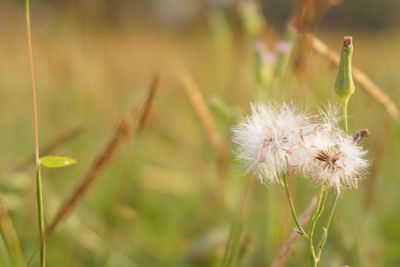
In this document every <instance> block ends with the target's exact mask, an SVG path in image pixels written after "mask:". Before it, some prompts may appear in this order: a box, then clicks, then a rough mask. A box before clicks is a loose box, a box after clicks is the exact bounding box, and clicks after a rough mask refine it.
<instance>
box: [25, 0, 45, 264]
mask: <svg viewBox="0 0 400 267" xmlns="http://www.w3.org/2000/svg"><path fill="white" fill-rule="evenodd" d="M30 13H31V12H30V0H25V19H26V34H27V42H28V57H29V71H30V77H31V86H32V104H33V124H34V140H35V143H34V145H35V162H36V194H37V195H36V200H37V212H38V222H39V240H40V266H41V267H44V266H46V243H45V242H46V241H45V231H44V209H43V192H42V177H41V173H40V155H39V126H38V108H37V92H36V80H35V69H34V64H33V51H32V50H33V49H32V33H31V15H30Z"/></svg>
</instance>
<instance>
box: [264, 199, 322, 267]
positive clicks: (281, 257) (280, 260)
mask: <svg viewBox="0 0 400 267" xmlns="http://www.w3.org/2000/svg"><path fill="white" fill-rule="evenodd" d="M316 205H317V199H316V198H313V199H312V200H311V201H310V204H308V206H307V208H306V209H305V210H304V212H303V213H302V214H301V215H300V219H299V220H300V224H301V226H302V227H303V228H304V227H305V226H306V225H307V223H308V221H309V220H310V218H311V214H312V213H313V211H314V209H315V207H316ZM298 236H299V232H298V231H297V229H293V230H292V232H291V233H290V235H289V238H288V239H287V240H286V242H285V243H284V244H283V246H282V247H281V248H280V249H279V253H278V256H277V257H276V258H275V260H274V261H273V262H272V265H271V267H280V266H283V265H284V264H285V261H286V258H287V255H288V253H289V251H290V248H291V247H292V245H293V243H294V241H295V240H296V239H297V237H298Z"/></svg>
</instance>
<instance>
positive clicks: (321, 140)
mask: <svg viewBox="0 0 400 267" xmlns="http://www.w3.org/2000/svg"><path fill="white" fill-rule="evenodd" d="M307 149H308V150H309V153H310V157H308V162H307V163H306V164H305V167H304V170H305V175H307V176H309V177H310V178H311V180H312V181H314V182H315V183H317V184H322V185H324V186H326V187H328V188H329V189H333V190H335V191H336V192H337V193H340V192H341V189H342V188H343V187H350V188H357V184H358V180H359V179H360V178H362V177H363V176H364V175H365V173H366V169H367V167H368V161H367V160H366V159H364V156H365V155H366V151H365V150H364V149H363V148H362V147H361V146H359V145H358V144H356V143H355V142H354V141H353V140H352V138H351V137H349V136H346V135H345V134H344V133H343V132H342V131H339V130H332V131H331V132H324V131H321V132H317V133H315V134H313V135H311V136H310V138H309V140H307Z"/></svg>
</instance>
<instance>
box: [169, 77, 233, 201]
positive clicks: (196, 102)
mask: <svg viewBox="0 0 400 267" xmlns="http://www.w3.org/2000/svg"><path fill="white" fill-rule="evenodd" d="M177 77H178V80H179V82H180V84H181V86H182V88H183V90H184V91H185V93H186V96H187V98H188V99H189V102H190V104H191V106H192V108H193V111H194V113H195V114H196V117H197V118H198V120H199V122H200V125H201V128H202V129H203V132H204V135H205V136H206V139H207V141H208V142H209V143H210V144H211V146H212V147H213V148H214V149H215V151H216V152H217V155H218V160H219V177H220V187H219V189H220V190H221V191H220V192H224V190H225V189H224V188H225V176H226V171H227V167H228V160H229V153H228V149H227V146H226V144H225V143H224V142H223V139H222V137H221V135H220V134H219V132H218V130H217V129H216V127H215V125H214V123H213V119H212V116H211V112H210V110H209V108H208V105H207V103H206V101H205V99H204V97H203V95H202V93H201V90H200V89H199V87H198V86H197V85H196V83H195V81H194V80H193V78H192V77H191V76H190V75H189V74H188V73H186V72H184V71H181V72H179V73H178V74H177ZM222 194H223V193H222Z"/></svg>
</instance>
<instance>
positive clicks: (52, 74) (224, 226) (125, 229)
mask: <svg viewBox="0 0 400 267" xmlns="http://www.w3.org/2000/svg"><path fill="white" fill-rule="evenodd" d="M12 10H13V12H10V13H6V12H3V11H2V12H0V13H1V15H4V16H3V17H2V20H3V22H2V23H1V24H0V40H1V41H0V59H1V60H0V113H1V117H0V129H1V132H2V133H1V141H0V147H1V148H0V151H1V153H0V170H1V176H0V200H1V201H2V203H3V204H4V206H5V207H7V209H8V212H9V215H10V217H11V219H12V221H13V224H14V228H15V230H16V233H17V236H18V239H19V242H20V244H21V249H22V252H23V255H24V257H25V259H26V262H28V261H29V259H30V258H31V257H32V261H31V266H38V261H39V257H38V253H37V252H38V242H37V236H38V233H37V227H36V221H37V219H36V204H35V203H36V202H35V180H34V162H33V160H31V161H29V159H30V158H31V157H32V155H33V122H32V120H33V115H32V104H31V93H30V79H29V72H28V54H27V48H26V37H25V24H24V17H23V10H19V9H18V8H15V9H12ZM35 10H36V11H35V13H34V15H33V17H32V20H33V24H32V27H33V45H34V60H35V66H36V73H37V75H36V80H37V87H38V105H39V132H40V143H41V146H42V147H45V146H46V145H48V144H51V143H52V142H53V140H55V139H57V138H58V137H59V136H60V135H63V134H66V133H68V132H70V131H71V130H73V129H75V128H76V127H81V126H83V128H82V129H83V130H82V131H80V132H79V134H77V135H76V136H74V137H73V138H71V139H68V140H66V141H65V142H61V143H58V144H57V145H56V146H55V148H54V149H53V151H52V152H51V154H56V155H69V156H72V157H73V158H76V159H77V160H78V164H76V165H73V166H71V167H68V168H63V169H45V170H44V171H43V179H44V181H43V183H44V198H45V199H44V204H45V216H46V221H47V222H50V221H51V219H52V218H53V217H54V216H55V214H56V212H57V210H58V208H59V207H60V205H61V203H63V201H64V200H65V199H66V198H67V197H68V196H69V195H70V194H71V192H72V191H73V190H74V188H75V187H76V185H77V184H79V183H80V181H81V180H82V179H83V178H84V176H85V174H86V173H87V172H88V171H89V170H90V166H91V165H92V162H93V161H94V160H95V159H96V158H97V157H98V156H99V155H100V154H101V153H102V151H103V149H104V147H105V146H106V145H107V143H108V142H109V140H110V139H111V138H112V137H113V136H114V133H115V131H116V129H117V126H118V122H119V121H120V120H121V119H122V118H124V117H125V116H126V115H125V114H127V113H128V112H129V111H130V110H131V109H132V108H135V107H137V106H139V105H140V103H141V102H142V101H143V99H144V98H145V97H146V95H147V93H148V90H149V88H150V85H151V82H152V80H153V78H154V76H155V75H156V74H157V73H161V76H160V77H161V78H160V85H159V88H158V91H157V93H156V95H155V98H154V103H153V104H154V106H153V110H152V113H151V115H150V116H148V117H147V122H146V124H145V125H144V127H141V128H140V129H139V130H138V132H137V133H136V134H135V135H134V136H133V137H132V138H131V139H130V140H129V141H128V142H126V143H123V144H122V146H121V147H120V148H119V149H118V150H117V152H116V153H115V155H114V157H113V159H112V161H111V162H110V164H108V165H107V166H106V167H105V168H104V169H103V171H102V172H101V173H100V175H99V176H98V177H97V179H96V181H95V183H94V184H93V185H91V186H90V188H89V190H88V194H87V195H85V196H84V197H83V198H82V200H81V201H80V202H79V204H78V205H77V207H76V208H75V209H74V210H73V212H72V213H71V215H70V216H68V218H66V219H65V220H63V221H62V222H61V223H60V225H59V226H58V227H57V228H56V229H55V231H54V233H53V234H52V235H51V236H49V237H48V241H47V254H48V255H47V257H48V266H77V267H78V266H218V265H219V263H220V261H221V259H222V256H223V253H224V249H225V246H226V242H227V239H228V234H229V229H230V226H231V224H232V221H234V220H235V219H234V218H235V214H236V210H237V206H238V204H239V202H240V199H241V198H242V196H243V194H244V191H245V188H246V184H247V183H248V181H249V180H251V179H252V177H248V176H246V174H245V171H244V168H243V166H242V164H241V162H239V161H237V160H235V159H234V155H233V154H232V153H230V154H231V155H230V159H229V164H228V167H227V173H226V175H225V176H224V179H225V180H224V181H225V188H223V187H222V186H221V182H220V179H221V169H222V172H223V171H224V170H223V168H224V166H222V167H221V162H220V161H219V157H218V155H219V154H218V151H216V150H215V146H213V145H212V144H210V142H209V138H208V137H207V132H205V131H204V127H202V126H204V124H202V121H201V120H200V121H199V118H198V116H197V113H196V110H194V109H193V103H191V102H190V101H189V99H188V93H187V91H185V88H184V87H185V86H183V85H182V78H181V76H179V74H177V72H178V73H179V71H180V70H184V71H185V72H186V73H189V75H190V76H191V78H192V79H193V81H194V82H195V84H196V85H197V87H198V89H199V90H200V92H201V94H202V95H203V96H204V99H205V101H206V103H208V104H209V107H210V112H211V115H212V119H213V125H214V126H215V131H216V132H217V133H218V135H220V136H221V138H222V144H223V145H224V146H226V147H224V149H226V150H227V151H229V152H230V151H232V146H231V145H230V138H231V137H230V135H231V134H230V128H231V126H232V125H233V124H235V123H236V122H237V120H238V119H239V117H238V116H239V115H245V114H246V113H247V112H248V107H249V103H250V102H252V101H254V100H255V99H256V95H257V90H256V87H257V85H256V82H255V78H254V62H253V61H254V58H253V52H252V43H251V42H250V41H248V40H246V39H245V38H244V37H243V34H240V32H238V33H237V32H236V31H235V32H234V33H233V36H236V34H238V35H239V36H242V38H235V41H234V42H233V41H232V42H231V43H223V44H222V45H217V44H215V42H213V40H212V38H211V35H210V32H209V30H208V28H207V27H203V26H201V27H195V28H193V29H190V30H187V31H184V32H176V31H172V30H166V29H165V28H161V27H158V26H157V25H153V24H141V23H139V22H136V23H132V24H128V23H127V24H124V25H122V26H121V25H119V26H108V25H99V26H96V25H95V23H79V22H77V21H74V20H72V19H70V18H69V17H68V16H65V17H62V18H59V17H47V18H41V17H40V12H39V11H38V10H40V8H37V9H35ZM46 19H47V20H46ZM317 35H318V36H319V37H320V38H321V39H322V40H324V41H325V42H326V43H327V44H328V45H329V46H330V47H331V48H333V49H334V50H335V51H336V52H339V51H340V46H341V40H342V38H343V36H344V35H352V36H353V38H354V47H355V51H354V64H355V65H357V66H358V67H359V68H360V69H362V70H363V71H365V73H367V74H368V76H369V77H370V78H371V79H372V80H373V81H374V82H376V83H377V84H378V85H379V86H380V87H381V88H382V89H383V90H384V92H385V93H387V94H388V95H389V96H390V98H391V99H392V100H393V102H394V103H396V104H400V91H399V89H398V88H399V86H400V77H399V75H398V66H399V63H398V60H397V58H398V54H399V51H398V48H399V45H400V33H399V31H398V30H397V31H396V30H391V31H386V32H366V31H365V32H364V31H363V32H361V31H359V30H358V31H356V30H354V31H352V30H350V31H348V30H346V29H342V30H335V31H328V30H321V31H320V32H317ZM335 76H336V68H335V67H332V65H330V64H329V63H328V62H327V61H326V59H325V58H323V57H321V56H319V55H317V54H315V53H310V54H309V55H308V57H307V68H306V69H305V70H304V72H303V73H302V75H301V76H299V77H294V76H291V77H290V78H288V77H287V76H285V78H282V79H281V80H280V81H278V82H277V83H276V84H275V85H274V86H273V87H274V88H273V90H272V89H271V91H270V92H267V95H268V98H274V99H277V100H278V101H279V100H286V101H288V100H289V101H290V100H291V101H294V102H296V103H297V104H298V105H300V106H303V107H305V108H306V109H307V110H308V111H310V112H314V111H316V110H317V106H318V105H320V104H323V103H327V102H329V101H330V102H334V101H335V100H336V98H335V95H334V91H333V83H334V80H335ZM284 79H285V80H284ZM189 95H190V93H189ZM219 102H222V103H224V106H223V107H224V108H226V109H223V108H221V106H218V105H216V104H215V103H219ZM349 114H350V119H349V123H350V130H351V131H352V132H356V131H357V130H359V129H363V128H368V129H369V130H370V132H371V133H372V134H371V136H370V137H369V138H368V139H366V140H365V142H364V145H365V147H366V148H367V149H368V150H369V153H368V158H369V159H371V162H372V164H371V167H370V170H369V172H370V174H369V175H368V178H367V179H366V180H363V181H362V182H360V186H359V188H358V189H357V190H349V191H346V192H344V193H343V195H342V196H341V199H340V201H339V204H338V208H337V213H336V214H335V217H334V221H333V225H332V230H331V234H330V236H329V238H328V243H327V248H326V251H325V253H324V255H323V257H322V259H321V266H344V265H349V266H371V267H372V266H393V267H394V266H400V228H399V222H400V215H399V211H400V195H399V194H398V187H399V185H400V180H399V179H400V177H399V174H400V166H399V165H398V162H399V160H400V152H399V151H400V128H399V125H398V122H395V121H393V120H392V119H391V118H390V117H389V116H388V114H387V113H386V112H385V110H384V109H383V108H382V107H381V106H379V105H378V104H377V103H376V101H375V99H373V98H371V97H370V96H368V95H367V94H366V93H365V91H364V90H363V89H362V88H361V87H360V86H357V88H356V93H355V95H354V96H353V97H352V99H351V103H350V107H349ZM203 123H204V121H203ZM292 188H293V191H295V198H296V205H297V207H298V209H299V210H300V211H302V210H304V209H305V208H306V206H307V205H308V204H307V203H308V202H309V201H310V199H311V198H312V196H313V195H314V194H315V193H316V192H317V188H315V186H312V185H310V184H309V183H307V182H306V181H304V180H303V179H299V180H298V181H296V182H294V183H293V185H292ZM246 207H247V215H246V216H244V218H243V221H242V225H243V229H242V230H243V231H242V242H241V246H240V248H239V249H240V251H239V259H238V261H237V262H238V266H269V265H270V264H271V262H272V261H273V259H274V258H275V257H276V256H277V254H278V251H279V249H280V248H281V246H282V245H283V244H284V243H285V242H286V240H287V238H288V236H289V234H290V232H291V230H292V227H293V222H292V219H291V217H290V211H289V207H288V205H287V202H286V199H285V195H284V190H283V188H282V187H281V186H279V185H270V186H265V185H261V184H259V183H255V184H253V190H252V193H251V195H250V197H249V199H248V202H247V206H246ZM325 219H326V218H325ZM1 240H2V241H4V239H1ZM0 244H1V245H0V265H1V266H10V265H9V264H10V263H9V261H8V253H7V249H6V247H5V243H4V242H0ZM307 255H308V254H307V252H306V246H305V244H304V242H303V241H302V240H300V239H299V240H296V241H295V243H294V245H293V247H292V248H291V250H290V252H289V254H288V256H287V258H288V259H287V266H309V261H308V260H309V259H308V256H307Z"/></svg>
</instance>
